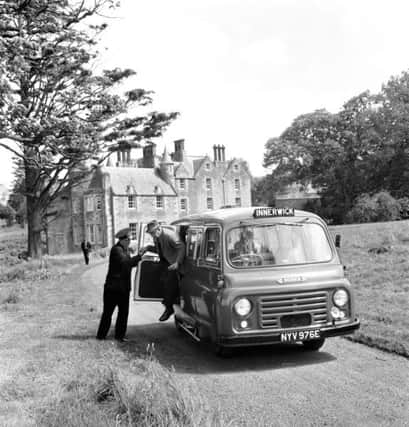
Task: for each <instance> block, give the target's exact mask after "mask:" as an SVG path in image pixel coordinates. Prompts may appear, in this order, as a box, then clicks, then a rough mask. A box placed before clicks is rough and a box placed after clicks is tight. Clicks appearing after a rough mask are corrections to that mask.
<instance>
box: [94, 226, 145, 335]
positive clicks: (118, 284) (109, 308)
mask: <svg viewBox="0 0 409 427" xmlns="http://www.w3.org/2000/svg"><path fill="white" fill-rule="evenodd" d="M115 237H116V238H117V239H118V242H117V243H116V244H115V245H114V246H113V247H112V249H111V252H110V254H109V266H108V273H107V277H106V279H105V285H104V308H103V312H102V316H101V321H100V324H99V328H98V332H97V339H99V340H103V339H105V337H106V336H107V334H108V331H109V328H110V326H111V320H112V314H113V312H114V310H115V307H118V315H117V319H116V324H115V339H116V340H117V341H120V342H125V341H127V340H126V339H125V333H126V328H127V325H128V313H129V293H130V291H131V270H132V267H135V266H136V265H137V264H138V262H139V261H140V260H141V256H140V255H139V254H138V255H136V256H134V257H131V256H130V255H129V243H130V240H131V238H130V229H129V228H124V229H122V230H120V231H118V233H117V234H116V235H115Z"/></svg>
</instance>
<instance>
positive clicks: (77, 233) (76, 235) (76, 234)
mask: <svg viewBox="0 0 409 427" xmlns="http://www.w3.org/2000/svg"><path fill="white" fill-rule="evenodd" d="M73 234H74V235H73V240H74V245H79V244H80V243H81V240H82V238H81V230H80V229H79V228H78V227H74V230H73Z"/></svg>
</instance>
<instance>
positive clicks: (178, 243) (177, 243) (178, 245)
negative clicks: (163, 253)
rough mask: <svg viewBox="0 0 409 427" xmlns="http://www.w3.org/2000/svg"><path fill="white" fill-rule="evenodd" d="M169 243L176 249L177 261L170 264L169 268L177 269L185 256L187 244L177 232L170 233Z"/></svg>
mask: <svg viewBox="0 0 409 427" xmlns="http://www.w3.org/2000/svg"><path fill="white" fill-rule="evenodd" d="M169 244H170V246H171V248H172V249H173V250H175V251H176V261H175V262H174V263H173V264H171V265H170V266H169V270H176V269H177V268H178V267H179V266H180V265H181V264H182V262H183V260H184V258H185V244H184V243H183V242H182V240H180V238H179V237H178V236H177V235H176V234H170V235H169Z"/></svg>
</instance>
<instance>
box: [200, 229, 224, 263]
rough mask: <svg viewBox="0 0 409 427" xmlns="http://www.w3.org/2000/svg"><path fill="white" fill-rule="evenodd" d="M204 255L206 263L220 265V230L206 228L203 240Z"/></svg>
mask: <svg viewBox="0 0 409 427" xmlns="http://www.w3.org/2000/svg"><path fill="white" fill-rule="evenodd" d="M205 244H206V246H205V254H204V258H205V261H206V262H209V263H211V264H217V265H218V266H219V265H220V253H221V252H220V230H219V229H218V228H208V229H207V230H206V238H205Z"/></svg>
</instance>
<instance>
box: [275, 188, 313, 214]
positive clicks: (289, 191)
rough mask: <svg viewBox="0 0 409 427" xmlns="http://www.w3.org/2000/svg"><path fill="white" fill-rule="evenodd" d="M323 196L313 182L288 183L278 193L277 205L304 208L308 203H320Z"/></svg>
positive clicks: (279, 206)
mask: <svg viewBox="0 0 409 427" xmlns="http://www.w3.org/2000/svg"><path fill="white" fill-rule="evenodd" d="M320 200H321V197H320V195H319V193H318V189H317V188H314V187H313V186H312V185H311V184H308V185H301V184H299V183H297V182H294V183H293V184H291V185H288V186H287V187H286V188H285V189H284V190H283V191H282V192H280V193H278V194H276V197H275V205H276V206H277V207H278V208H283V207H290V208H295V209H304V208H305V206H306V205H307V204H308V203H315V204H317V203H318V204H319V203H320Z"/></svg>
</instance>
